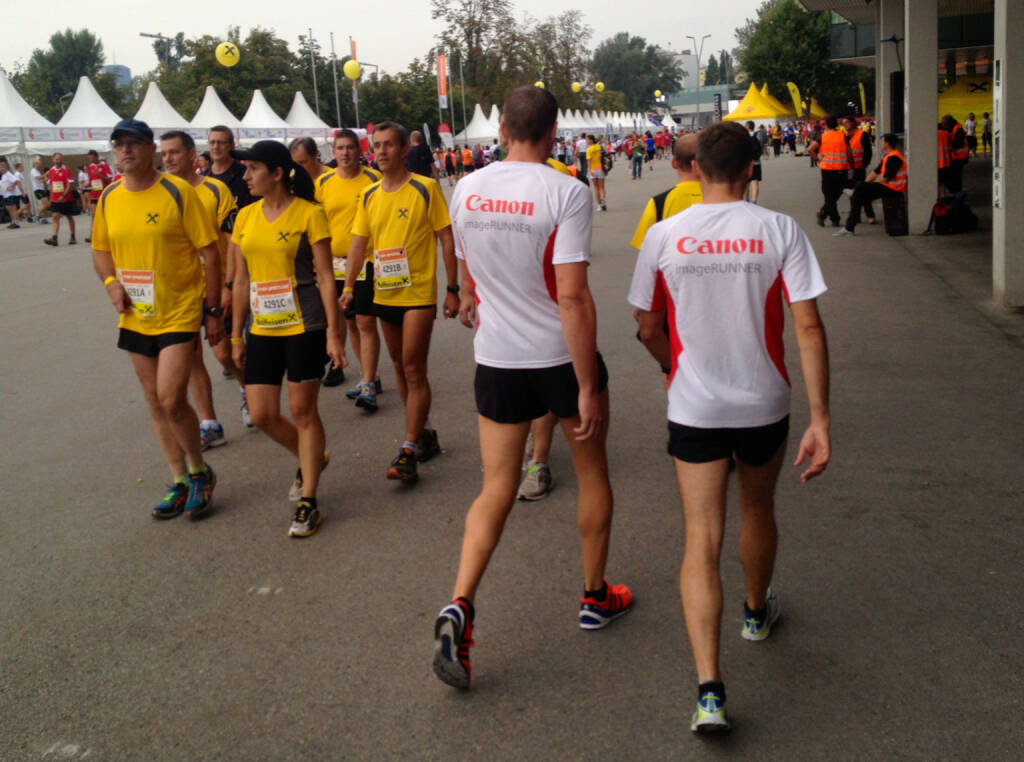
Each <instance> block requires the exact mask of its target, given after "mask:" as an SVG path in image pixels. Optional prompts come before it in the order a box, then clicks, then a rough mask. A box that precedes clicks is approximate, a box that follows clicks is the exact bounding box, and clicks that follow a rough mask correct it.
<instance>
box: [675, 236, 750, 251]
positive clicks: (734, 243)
mask: <svg viewBox="0 0 1024 762" xmlns="http://www.w3.org/2000/svg"><path fill="white" fill-rule="evenodd" d="M676 248H677V249H678V250H679V253H680V254H764V241H762V240H761V239H760V238H720V239H718V240H716V241H712V240H708V239H704V240H698V239H696V238H694V237H693V236H683V237H682V238H680V239H679V242H678V243H677V244H676Z"/></svg>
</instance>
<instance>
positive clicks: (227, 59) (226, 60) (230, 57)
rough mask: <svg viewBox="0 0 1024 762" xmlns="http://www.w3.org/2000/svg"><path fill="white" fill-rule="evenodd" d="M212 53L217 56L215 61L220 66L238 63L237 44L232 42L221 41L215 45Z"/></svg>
mask: <svg viewBox="0 0 1024 762" xmlns="http://www.w3.org/2000/svg"><path fill="white" fill-rule="evenodd" d="M214 55H215V56H216V58H217V63H219V64H220V65H221V66H234V65H235V64H236V63H238V57H239V55H241V54H240V52H239V50H238V46H237V45H236V44H235V43H233V42H222V43H221V44H220V45H218V46H217V50H216V51H215V53H214Z"/></svg>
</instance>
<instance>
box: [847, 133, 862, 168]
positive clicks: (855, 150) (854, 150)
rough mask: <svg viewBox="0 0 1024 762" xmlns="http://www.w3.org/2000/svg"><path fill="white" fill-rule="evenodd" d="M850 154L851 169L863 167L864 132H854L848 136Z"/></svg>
mask: <svg viewBox="0 0 1024 762" xmlns="http://www.w3.org/2000/svg"><path fill="white" fill-rule="evenodd" d="M850 153H851V154H853V169H860V168H861V167H863V166H864V130H854V131H853V134H852V135H851V136H850Z"/></svg>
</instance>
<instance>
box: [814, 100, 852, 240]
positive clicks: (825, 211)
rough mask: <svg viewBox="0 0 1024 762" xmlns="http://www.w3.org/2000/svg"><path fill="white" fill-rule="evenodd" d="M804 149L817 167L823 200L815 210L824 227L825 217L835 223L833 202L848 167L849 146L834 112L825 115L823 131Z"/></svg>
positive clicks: (836, 214) (836, 207)
mask: <svg viewBox="0 0 1024 762" xmlns="http://www.w3.org/2000/svg"><path fill="white" fill-rule="evenodd" d="M808 152H809V153H810V154H811V156H812V157H813V158H814V159H816V160H817V162H818V168H819V169H821V193H822V195H823V196H824V197H825V203H824V204H823V205H822V207H821V209H819V210H818V213H817V215H816V216H817V218H818V225H820V226H821V227H825V218H826V217H828V218H829V219H830V220H832V225H833V226H834V227H839V207H838V206H837V205H836V202H838V201H839V197H840V196H841V195H843V188H844V187H846V173H847V172H848V171H849V169H850V147H849V146H848V145H846V137H845V136H844V135H843V133H841V132H840V131H839V120H838V119H836V117H834V116H829V117H826V118H825V131H824V132H823V133H822V134H821V138H819V139H818V140H816V141H815V142H813V143H811V146H810V148H809V149H808Z"/></svg>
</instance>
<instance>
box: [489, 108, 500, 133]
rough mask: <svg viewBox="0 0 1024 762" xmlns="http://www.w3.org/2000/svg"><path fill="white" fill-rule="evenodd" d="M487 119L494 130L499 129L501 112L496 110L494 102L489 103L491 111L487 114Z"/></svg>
mask: <svg viewBox="0 0 1024 762" xmlns="http://www.w3.org/2000/svg"><path fill="white" fill-rule="evenodd" d="M487 121H488V122H490V123H491V126H492V127H494V130H495V132H497V131H499V130H500V129H501V112H500V111H498V105H497V104H496V103H492V104H491V113H490V114H488V115H487Z"/></svg>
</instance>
